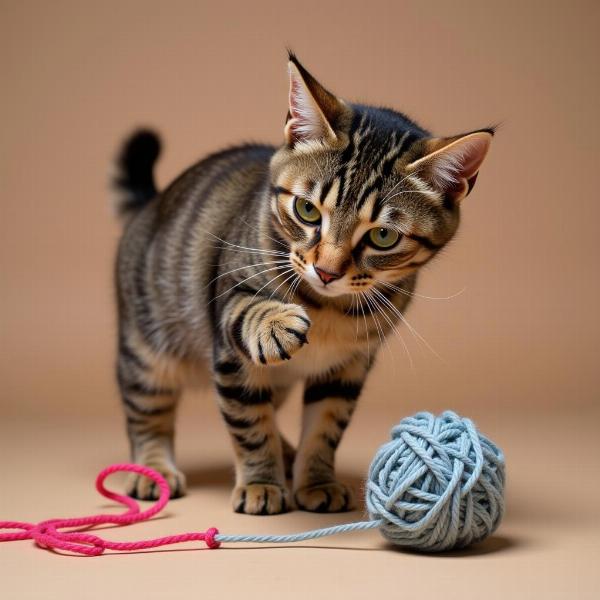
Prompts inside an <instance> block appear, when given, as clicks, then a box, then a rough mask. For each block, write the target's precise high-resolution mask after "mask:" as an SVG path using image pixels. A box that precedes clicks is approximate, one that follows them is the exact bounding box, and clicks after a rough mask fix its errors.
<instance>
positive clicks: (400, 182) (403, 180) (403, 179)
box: [381, 173, 412, 202]
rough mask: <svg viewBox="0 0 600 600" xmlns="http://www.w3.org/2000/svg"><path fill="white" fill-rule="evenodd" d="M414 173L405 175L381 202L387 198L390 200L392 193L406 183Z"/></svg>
mask: <svg viewBox="0 0 600 600" xmlns="http://www.w3.org/2000/svg"><path fill="white" fill-rule="evenodd" d="M411 175H412V173H409V174H408V175H406V176H404V177H403V178H402V179H401V180H400V181H399V182H398V183H397V184H396V185H395V186H394V187H393V188H392V189H391V190H390V191H389V192H388V193H387V194H386V195H385V198H384V199H383V200H382V201H381V202H385V201H386V200H389V198H390V194H391V193H392V192H393V191H394V190H395V189H396V188H397V187H398V186H399V185H401V184H402V183H404V182H405V181H406V180H407V179H408V178H409V177H410V176H411Z"/></svg>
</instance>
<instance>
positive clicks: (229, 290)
mask: <svg viewBox="0 0 600 600" xmlns="http://www.w3.org/2000/svg"><path fill="white" fill-rule="evenodd" d="M283 268H285V267H284V266H277V267H271V268H269V269H264V270H263V271H259V272H258V273H254V275H250V277H246V279H242V281H240V282H238V283H236V284H235V285H234V286H233V287H230V288H229V289H228V290H225V291H224V292H221V293H220V294H219V295H217V296H215V297H214V298H213V299H212V300H210V302H209V304H211V302H214V301H215V300H216V299H217V298H220V297H221V296H224V295H225V294H227V293H229V292H231V291H232V290H234V289H235V288H236V287H238V286H240V285H242V284H243V283H246V281H249V280H250V279H253V278H254V277H258V276H259V275H262V274H263V273H268V272H269V271H275V270H276V269H283Z"/></svg>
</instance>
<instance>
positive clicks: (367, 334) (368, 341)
mask: <svg viewBox="0 0 600 600" xmlns="http://www.w3.org/2000/svg"><path fill="white" fill-rule="evenodd" d="M358 294H359V295H358V296H356V300H357V304H358V302H360V312H361V313H362V316H363V321H364V323H365V335H366V336H367V360H368V361H369V362H371V343H370V339H369V328H368V327H367V317H366V315H365V309H364V307H363V303H362V298H361V296H362V292H359V293H358ZM356 331H357V332H358V319H357V325H356Z"/></svg>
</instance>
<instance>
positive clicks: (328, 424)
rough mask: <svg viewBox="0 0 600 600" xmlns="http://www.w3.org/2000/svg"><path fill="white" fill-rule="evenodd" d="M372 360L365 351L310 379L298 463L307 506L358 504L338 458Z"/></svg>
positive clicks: (297, 479) (298, 487)
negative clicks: (338, 471) (340, 477)
mask: <svg viewBox="0 0 600 600" xmlns="http://www.w3.org/2000/svg"><path fill="white" fill-rule="evenodd" d="M368 364H369V361H368V360H367V358H366V357H364V356H363V355H362V354H360V355H357V356H355V357H354V359H353V360H352V361H351V362H349V363H348V364H347V365H346V366H344V367H343V368H341V369H338V370H336V371H334V372H332V373H330V374H328V375H326V376H324V377H322V378H319V379H309V380H308V381H307V382H306V386H305V389H304V408H303V423H302V436H301V439H300V445H299V447H298V451H297V455H296V461H295V463H294V498H295V501H296V504H297V505H298V508H300V509H302V510H308V511H313V512H341V511H346V510H352V509H353V508H355V506H356V504H355V499H354V494H353V491H352V490H351V489H350V488H349V487H348V486H347V485H345V484H343V483H340V482H339V481H337V480H336V478H335V468H334V459H335V451H336V450H337V447H338V445H339V443H340V441H341V438H342V435H343V433H344V430H345V429H346V427H347V426H348V423H349V422H350V418H351V417H352V413H353V412H354V407H355V406H356V401H357V399H358V396H359V394H360V391H361V389H362V386H363V383H364V380H365V377H366V374H367V371H368Z"/></svg>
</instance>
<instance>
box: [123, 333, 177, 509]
mask: <svg viewBox="0 0 600 600" xmlns="http://www.w3.org/2000/svg"><path fill="white" fill-rule="evenodd" d="M142 350H144V348H142V347H140V346H139V345H138V346H136V345H135V344H133V343H131V341H126V340H122V341H121V343H120V347H119V357H118V367H117V372H118V382H119V388H120V392H121V400H122V404H123V409H124V412H125V417H126V421H127V434H128V436H129V443H130V449H131V460H132V461H133V462H134V463H137V464H140V465H144V466H147V467H151V468H152V469H155V470H156V471H158V472H159V473H160V474H161V475H163V477H164V478H165V479H166V480H167V482H168V484H169V488H170V490H171V497H172V498H177V497H179V496H182V495H184V494H185V477H184V475H183V473H181V472H180V471H179V470H178V469H177V467H176V465H175V455H174V433H175V409H176V405H177V401H178V399H179V396H180V393H181V388H180V386H179V385H173V383H172V382H169V384H168V385H167V384H166V383H165V377H164V375H163V373H161V372H160V370H159V367H158V366H157V364H156V363H155V362H154V361H153V360H151V359H149V357H148V354H147V353H146V352H143V351H142ZM153 363H154V364H153ZM126 489H127V493H128V494H129V495H130V496H133V497H135V498H139V499H140V500H151V499H155V498H158V496H159V489H158V488H157V486H156V484H154V483H153V482H152V481H151V480H150V479H148V478H147V477H144V476H142V475H137V474H135V473H131V474H130V475H129V477H128V480H127V483H126Z"/></svg>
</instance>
